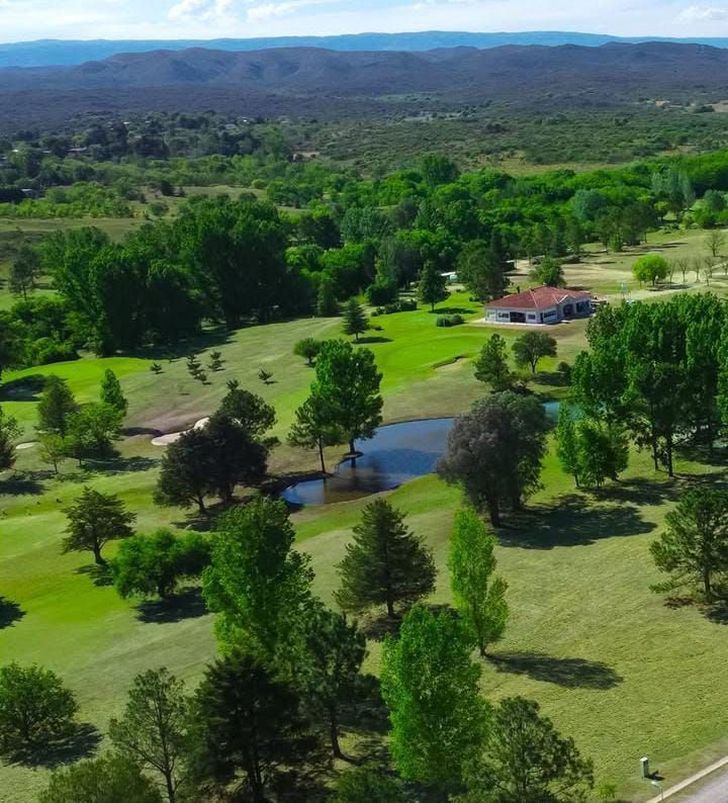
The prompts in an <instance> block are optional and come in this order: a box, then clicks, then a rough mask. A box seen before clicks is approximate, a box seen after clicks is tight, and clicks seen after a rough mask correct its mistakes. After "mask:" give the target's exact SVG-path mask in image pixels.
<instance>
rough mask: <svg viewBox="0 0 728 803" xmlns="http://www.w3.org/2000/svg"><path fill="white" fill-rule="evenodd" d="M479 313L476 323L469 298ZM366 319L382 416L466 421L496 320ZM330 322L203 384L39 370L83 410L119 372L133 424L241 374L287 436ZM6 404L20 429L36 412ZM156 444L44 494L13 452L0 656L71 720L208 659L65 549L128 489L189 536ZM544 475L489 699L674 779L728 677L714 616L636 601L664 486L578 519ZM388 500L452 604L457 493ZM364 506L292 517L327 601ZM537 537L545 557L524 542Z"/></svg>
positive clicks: (208, 400)
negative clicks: (448, 325) (83, 511)
mask: <svg viewBox="0 0 728 803" xmlns="http://www.w3.org/2000/svg"><path fill="white" fill-rule="evenodd" d="M605 270H608V268H605ZM614 278H615V277H614V276H611V277H609V278H607V277H606V276H605V277H604V281H605V282H606V281H610V282H612V283H613V282H614ZM463 305H467V301H466V300H465V299H464V298H463V297H462V296H460V297H456V298H453V299H451V301H449V302H447V304H446V305H443V306H463ZM471 309H472V310H473V313H474V314H475V315H477V314H478V309H477V307H471ZM376 323H377V324H378V325H381V326H382V331H380V332H376V333H373V335H375V336H376V337H379V338H388V339H389V340H388V342H379V343H373V344H371V346H372V348H373V349H374V350H375V353H376V354H377V359H378V361H379V364H380V366H381V368H382V370H383V372H384V375H385V379H384V391H385V396H386V405H385V417H386V419H387V420H395V419H403V418H411V417H413V416H416V417H420V416H425V415H440V414H445V413H452V412H458V411H460V410H463V409H465V408H466V407H467V406H468V405H469V404H470V402H471V401H472V400H473V399H474V398H476V397H477V396H478V395H480V394H482V388H479V387H478V385H477V383H476V382H475V381H474V380H473V379H472V369H471V366H470V361H469V359H467V358H469V357H472V356H473V355H474V354H475V353H477V351H478V350H479V348H480V346H481V345H482V342H483V339H484V337H485V335H486V333H487V332H488V329H486V328H484V327H481V326H464V327H459V328H455V329H437V328H435V326H434V316H432V315H431V314H430V313H429V312H427V311H425V310H422V311H419V312H417V313H405V314H401V315H397V316H391V317H388V318H380V319H377V320H376ZM338 326H339V324H338V322H337V321H320V320H309V321H297V322H292V323H284V324H274V325H272V326H270V327H260V328H254V329H248V330H243V331H240V332H238V333H236V334H234V335H233V336H232V337H231V338H230V340H229V341H228V342H225V343H223V344H222V345H218V346H217V347H219V348H220V350H221V351H222V352H223V355H224V357H225V359H226V360H227V366H226V370H225V371H224V372H223V373H221V374H219V375H213V376H212V378H211V385H209V386H205V387H203V386H201V385H199V384H198V383H196V382H193V381H192V380H191V379H190V378H189V377H188V376H187V373H186V369H185V367H184V360H183V359H182V358H181V357H178V358H176V359H174V360H173V361H172V362H167V361H166V360H164V361H162V364H163V367H164V372H163V374H162V375H161V376H159V377H155V376H154V375H153V374H151V373H150V372H149V371H148V365H149V363H150V360H148V359H141V358H139V359H131V358H124V359H118V358H117V359H115V360H96V359H86V360H82V361H80V362H76V363H71V364H66V365H57V366H49V367H46V368H44V369H43V373H50V372H55V373H59V374H60V375H64V376H66V377H67V378H68V380H69V384H70V385H71V387H72V388H73V389H74V392H76V393H77V395H78V397H79V398H80V399H81V400H86V399H89V398H92V397H93V395H94V393H95V388H96V387H97V383H98V380H99V378H100V376H101V374H102V372H103V370H104V368H106V367H107V366H111V367H113V368H114V370H116V371H117V372H118V374H119V375H120V377H121V381H122V384H123V386H124V388H125V391H126V392H127V394H128V396H129V398H130V402H131V404H130V414H129V419H128V422H127V423H128V425H129V426H130V427H143V428H148V429H157V430H163V431H169V430H172V429H175V428H177V427H179V426H182V425H185V424H187V423H190V422H192V421H194V420H196V419H197V418H199V417H201V416H202V415H205V414H207V413H209V412H210V411H211V410H212V409H214V406H215V404H216V403H217V401H218V400H219V398H220V397H221V395H222V394H223V393H224V391H225V387H224V384H225V380H226V379H227V378H230V377H233V376H235V377H237V378H239V379H240V380H241V381H242V383H243V385H244V386H247V387H250V388H252V389H254V390H256V391H257V392H260V393H262V394H263V395H264V396H266V398H268V399H269V400H270V401H272V402H274V403H275V405H276V407H277V409H278V412H279V419H280V422H279V426H278V428H277V431H278V434H283V433H284V432H285V429H286V428H287V426H288V424H289V423H290V420H291V416H292V412H293V409H294V408H295V405H296V404H297V403H298V402H299V401H300V400H301V399H302V398H303V397H304V395H305V392H306V388H307V385H308V382H309V381H310V378H311V371H310V369H308V368H306V367H305V365H304V364H303V361H301V360H299V359H297V358H293V357H292V355H291V348H292V345H293V343H294V342H295V341H296V340H297V339H298V338H300V337H302V336H304V335H308V334H312V335H315V336H319V337H322V336H330V335H332V334H334V333H335V332H336V331H337V329H338ZM501 331H502V333H503V334H504V335H505V336H506V337H507V338H508V339H512V338H513V337H515V336H516V335H517V334H518V330H517V329H503V330H501ZM554 331H556V332H557V334H558V337H559V340H560V351H561V353H560V355H559V359H560V358H562V357H566V358H567V359H570V358H572V357H573V356H574V354H575V353H576V351H577V350H578V349H579V348H580V347H581V345H582V342H583V324H572V325H569V326H564V327H561V328H560V329H559V330H554ZM194 345H195V348H198V347H199V346H203V345H204V346H206V347H208V348H209V347H211V345H212V344H210V343H205V344H194ZM457 357H460V359H459V360H455V358H457ZM261 365H265V366H266V368H268V370H271V371H272V372H273V375H274V379H275V380H276V382H275V384H272V385H269V386H263V385H262V384H261V383H260V381H259V380H258V379H257V372H258V370H259V368H260V366H261ZM438 365H439V366H441V367H436V366H438ZM545 367H549V366H548V365H546V366H545ZM38 372H39V369H35V370H31V371H29V372H25V373H26V374H28V373H29V374H34V373H38ZM20 376H21V374H18V375H16V376H15V377H12V376H9V377H7V378H8V379H13V378H20ZM3 406H4V407H7V409H8V411H9V412H11V413H12V414H14V415H17V416H18V417H19V418H20V419H21V420H22V422H23V423H24V424H25V425H26V427H27V429H28V432H29V433H30V429H31V426H32V423H33V420H34V415H35V414H34V403H33V401H32V400H27V401H19V400H15V401H12V402H9V403H7V404H4V405H3ZM149 438H150V434H149V433H148V432H147V433H142V434H136V435H133V436H130V437H128V438H127V439H125V440H124V442H123V443H122V444H121V451H122V453H123V456H124V457H125V458H126V463H121V464H120V466H119V468H118V470H117V471H116V473H111V472H105V473H92V474H84V475H80V474H77V473H75V472H74V469H73V467H72V466H71V465H68V466H66V471H67V472H68V473H67V475H66V476H64V478H63V481H56V480H46V479H42V482H41V484H40V486H36V485H35V484H34V481H36V480H38V479H39V478H38V477H37V476H35V475H34V474H33V473H32V472H34V471H37V470H38V469H39V468H41V467H40V466H39V464H38V463H37V460H38V457H37V454H36V451H35V450H34V449H31V450H29V451H27V452H22V453H21V454H20V458H19V461H18V469H19V470H20V471H21V472H26V473H25V475H24V476H21V477H20V478H19V479H20V480H25V481H26V484H25V485H24V486H23V485H21V484H20V482H19V483H17V484H16V485H15V486H14V490H16V491H23V493H19V494H16V495H6V496H4V497H0V511H1V512H0V516H1V517H2V518H0V522H1V525H0V533H1V534H0V576H2V578H3V586H2V589H0V593H2V594H3V595H5V596H6V597H7V598H8V599H10V600H13V601H15V602H17V603H18V604H20V606H21V607H22V609H23V611H24V616H23V618H22V619H20V620H19V621H17V622H16V623H15V624H14V625H13V626H11V627H7V628H5V629H3V630H0V656H2V660H9V659H17V660H20V661H21V662H30V661H34V660H35V661H40V662H42V663H44V664H46V665H48V666H50V667H52V668H54V669H56V670H58V671H60V672H62V673H63V675H64V677H65V678H66V680H67V682H68V683H69V685H71V686H72V687H73V688H74V689H75V690H76V691H77V693H78V695H79V699H80V701H81V704H82V716H83V718H84V719H87V720H89V721H92V722H94V723H95V724H97V725H98V726H99V727H100V728H102V729H103V728H104V726H105V724H106V722H107V720H108V717H109V716H110V715H112V714H113V713H114V711H116V710H117V709H118V707H119V705H120V704H121V703H122V701H123V697H124V691H125V687H126V685H127V684H128V682H129V680H130V679H131V677H133V675H134V674H135V673H136V672H138V671H139V670H141V669H142V668H143V667H146V666H154V665H159V664H166V665H168V666H170V667H171V668H173V669H174V670H175V671H176V672H178V673H179V674H181V675H182V676H185V677H188V678H194V677H196V676H197V675H198V674H199V672H200V670H201V668H202V666H203V664H204V662H205V660H207V659H208V658H209V657H210V655H211V654H212V651H213V649H214V643H213V639H212V635H211V622H210V618H209V617H200V618H188V619H185V620H183V621H181V622H178V623H156V622H141V621H139V619H138V614H137V612H136V611H135V610H134V605H133V604H132V603H128V602H124V601H121V600H119V599H118V598H117V596H116V595H115V592H114V591H113V590H112V589H110V588H98V587H95V586H94V585H93V583H92V582H91V580H90V579H89V577H88V576H87V575H85V574H84V573H82V572H80V573H79V570H80V569H82V567H83V566H84V565H85V564H86V563H87V560H86V558H85V556H83V555H70V556H69V555H67V556H62V555H60V551H59V543H60V539H61V536H62V530H63V527H64V517H63V515H62V513H61V510H62V508H63V507H64V506H65V505H66V504H67V502H68V501H69V500H70V499H72V498H73V497H75V496H76V495H77V493H78V491H79V489H80V487H81V486H82V484H83V483H87V484H90V485H92V486H94V487H96V488H99V489H103V490H107V491H113V492H114V493H119V494H121V495H122V497H123V498H124V499H125V501H126V502H127V504H128V505H129V507H130V508H131V509H132V510H134V511H135V512H136V513H137V514H138V516H139V522H138V523H139V528H140V529H143V530H148V529H150V528H152V527H155V526H159V525H161V524H177V525H179V526H182V525H184V523H185V517H184V515H183V514H182V513H181V512H180V511H175V510H171V511H170V510H161V509H159V508H155V507H154V506H153V504H152V502H151V494H152V489H153V486H154V481H155V476H156V461H157V460H158V458H159V454H160V453H159V451H158V450H155V449H154V448H153V447H151V446H150V445H149ZM145 461H146V462H145ZM313 462H315V461H314V459H313V457H307V456H305V455H301V454H300V453H294V452H292V451H291V450H289V449H287V448H285V447H283V448H282V449H281V450H280V452H279V453H278V454H277V456H276V466H277V467H278V468H279V469H280V468H306V467H307V466H309V465H311V464H312V463H313ZM686 468H688V467H686V466H681V469H683V470H684V469H686ZM691 470H692V467H691ZM634 471H635V473H639V474H644V473H645V472H648V471H649V466H648V464H647V463H646V461H644V460H643V459H640V461H639V463H638V464H636V466H635V469H634ZM545 479H546V490H545V491H544V492H543V493H542V494H541V495H540V497H539V498H538V499H537V500H536V501H537V502H538V503H540V504H543V505H545V506H546V508H545V509H544V511H543V512H542V513H541V514H540V515H538V516H528V517H526V518H524V519H523V520H522V521H521V522H518V523H517V526H516V527H514V528H513V529H512V530H508V531H505V532H504V538H503V546H502V547H501V549H500V550H499V559H500V565H501V571H502V572H503V574H504V575H505V576H506V577H507V578H508V580H509V582H510V585H511V591H510V602H511V606H512V611H513V618H512V622H511V625H510V627H509V631H508V635H507V638H506V640H505V641H504V642H503V643H502V644H501V645H499V647H498V648H497V650H496V651H495V652H496V655H497V656H500V661H499V662H497V663H493V664H489V665H488V666H487V667H486V671H485V674H484V690H485V692H486V693H487V694H488V695H489V696H500V695H504V694H512V693H525V694H529V695H533V696H535V697H537V698H538V699H539V700H540V701H541V702H542V703H543V705H544V707H545V709H546V711H547V712H548V713H549V714H551V715H553V716H554V718H555V719H556V721H557V723H558V724H559V726H561V727H563V728H564V730H567V731H569V732H572V733H573V734H574V736H575V737H577V738H578V741H579V743H580V744H581V745H582V746H583V747H584V749H585V751H586V752H588V753H590V754H592V755H593V756H594V757H595V759H596V760H597V765H598V768H599V772H600V775H601V776H602V777H607V778H610V779H614V780H616V781H618V782H619V783H620V784H622V785H623V786H624V788H625V791H626V792H630V793H631V792H632V791H633V786H632V784H631V782H630V778H632V777H633V776H634V768H635V761H636V758H638V757H639V755H642V754H643V753H644V752H650V753H651V754H652V755H653V756H654V758H655V760H657V761H658V762H659V763H660V766H661V767H663V768H667V769H672V770H673V771H677V770H682V769H686V768H688V767H689V766H691V761H698V758H697V757H696V756H693V755H691V754H692V753H693V752H694V751H698V750H701V749H708V750H710V749H718V748H716V747H715V745H716V742H717V740H718V739H719V738H720V736H721V733H720V725H721V723H720V721H719V719H720V718H719V717H715V716H714V714H713V712H714V711H716V710H718V711H719V710H721V709H722V708H723V707H724V706H725V704H726V702H728V700H727V699H726V697H727V696H728V693H727V691H726V689H725V684H724V683H722V682H721V679H722V666H724V664H725V661H726V659H727V658H728V645H724V644H723V643H722V642H721V641H720V640H719V638H718V635H719V630H720V626H719V625H716V624H712V623H710V622H708V621H706V620H705V619H703V618H702V617H701V616H700V615H699V613H697V612H696V611H694V610H691V609H684V610H678V611H672V610H668V609H666V608H665V607H664V606H663V605H662V602H661V600H660V599H659V597H657V596H656V595H653V594H651V593H650V592H649V590H648V585H649V583H650V582H651V581H652V580H653V579H654V575H653V570H652V568H651V563H650V560H649V557H648V555H647V544H648V543H649V541H650V539H651V538H652V537H653V536H652V534H651V533H653V532H654V531H655V529H656V528H657V527H658V526H659V524H660V522H661V521H662V518H663V517H664V513H665V510H666V506H667V504H669V503H670V502H671V500H672V499H673V498H674V496H675V494H676V493H677V489H676V488H666V489H665V488H662V486H660V485H659V484H658V483H649V484H648V485H647V486H646V487H644V488H641V487H639V486H635V487H633V488H630V487H626V488H624V489H621V490H620V491H619V493H612V494H611V496H610V497H609V498H608V499H607V500H606V501H604V502H603V503H601V504H600V505H598V506H597V507H595V508H594V509H590V510H588V511H585V509H584V508H588V507H590V503H589V501H580V502H578V503H577V504H576V506H575V507H574V506H566V505H565V504H564V500H563V499H562V496H563V495H564V494H568V495H569V496H571V495H572V491H571V488H570V487H569V485H570V484H569V482H568V480H567V478H565V477H564V476H563V475H562V474H561V473H560V472H559V471H558V469H557V468H556V467H555V465H554V462H553V458H551V459H550V462H549V466H548V470H547V473H546V476H545ZM392 496H393V500H394V501H395V502H396V503H397V504H400V505H402V506H403V507H404V508H405V509H407V510H409V511H411V513H412V524H413V526H414V527H415V528H416V529H417V530H418V531H420V532H422V533H423V534H424V535H425V536H426V537H427V539H428V540H429V541H430V542H431V543H432V544H433V547H434V548H435V552H436V556H437V560H438V565H439V566H440V568H441V575H440V584H439V588H438V593H437V598H438V599H440V600H444V599H446V598H447V579H446V576H445V569H444V566H445V554H446V543H447V538H448V534H449V528H450V523H451V519H452V515H453V511H454V509H455V507H456V506H457V503H458V499H457V494H456V492H455V491H453V490H452V489H448V488H446V487H444V486H442V485H441V484H440V483H439V482H438V481H437V480H435V479H434V478H425V479H422V480H419V481H417V482H414V483H411V484H409V485H407V486H405V487H403V488H401V489H399V490H398V491H395V492H394V493H393V495H392ZM362 504H363V502H361V501H357V502H351V503H346V504H342V505H338V506H335V507H332V508H330V509H326V510H323V511H320V510H318V511H317V510H315V509H309V510H304V511H302V512H301V513H299V514H296V516H295V521H296V525H297V527H298V532H299V537H300V539H301V541H302V546H303V548H304V549H306V550H307V551H309V552H310V553H311V555H312V556H313V559H314V566H315V568H316V571H317V587H318V589H319V590H320V592H321V593H322V595H324V596H328V595H329V594H330V592H331V590H332V588H333V587H334V585H335V572H334V566H335V564H336V562H337V561H338V559H339V557H340V555H341V553H342V550H343V546H344V543H345V539H346V537H347V536H348V534H349V531H350V527H351V525H352V524H353V522H354V521H355V520H356V517H357V515H358V512H359V510H360V509H361V506H362ZM535 537H537V539H536V540H537V541H538V546H534V545H533V543H532V541H533V540H534V538H535ZM109 554H110V555H111V554H113V547H112V548H110V549H109ZM707 655H709V656H710V659H711V660H706V656H707ZM378 658H379V648H378V645H377V644H373V645H372V649H371V657H370V659H369V660H370V665H371V666H372V667H373V668H376V666H377V662H378ZM573 659H579V660H581V661H586V662H587V663H586V664H579V663H578V662H577V663H575V662H574V660H573ZM602 664H603V665H602ZM497 667H500V668H501V670H502V671H498V670H497ZM618 678H619V679H618ZM603 686H606V687H607V688H601V687H603ZM665 762H668V763H667V764H666V763H665ZM43 772H44V771H38V772H36V771H33V770H28V769H23V768H17V767H13V768H0V800H4V799H5V798H4V797H3V795H4V794H6V795H8V797H7V799H8V800H14V801H21V802H22V801H24V800H30V799H32V795H33V791H34V790H36V789H37V788H38V787H39V786H40V785H42V783H43V782H44V780H43ZM2 790H7V792H4V791H2Z"/></svg>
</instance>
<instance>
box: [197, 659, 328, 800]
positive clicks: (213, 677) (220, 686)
mask: <svg viewBox="0 0 728 803" xmlns="http://www.w3.org/2000/svg"><path fill="white" fill-rule="evenodd" d="M193 721H194V723H195V733H194V737H195V741H194V742H193V744H194V748H193V750H194V754H193V756H192V774H193V777H194V778H196V779H198V781H199V782H202V783H203V784H204V783H208V784H212V785H213V788H214V789H216V790H221V791H222V790H226V789H229V788H231V787H232V788H233V789H234V790H236V793H237V794H238V795H239V794H240V792H241V791H243V792H244V793H245V794H246V799H249V800H251V801H252V802H253V803H265V801H266V800H269V799H270V798H269V797H268V794H267V790H268V789H269V788H270V785H271V784H272V782H273V781H274V779H275V775H276V772H277V770H278V768H279V767H281V766H288V767H291V766H296V764H298V763H299V762H301V761H305V760H306V759H307V758H308V757H309V756H310V753H311V751H312V749H313V748H314V747H315V741H314V740H313V739H312V738H311V735H310V731H309V726H308V723H307V721H306V720H305V719H304V718H303V717H302V715H301V701H300V699H299V697H298V695H297V693H296V692H295V691H294V690H293V689H292V688H291V687H289V686H287V685H285V684H283V683H281V682H280V681H278V680H276V679H275V677H274V675H273V674H272V673H271V672H270V671H269V670H268V669H266V668H264V666H263V665H262V664H261V663H259V662H258V660H257V659H256V658H254V657H253V656H251V655H248V654H246V653H244V652H241V651H240V650H237V649H235V650H233V651H232V652H231V653H230V654H228V655H225V656H224V657H222V658H220V659H218V660H217V661H215V663H213V664H211V665H210V666H208V668H207V671H206V672H205V677H204V679H203V681H202V683H201V684H200V687H199V689H198V690H197V694H196V696H195V701H194V704H193Z"/></svg>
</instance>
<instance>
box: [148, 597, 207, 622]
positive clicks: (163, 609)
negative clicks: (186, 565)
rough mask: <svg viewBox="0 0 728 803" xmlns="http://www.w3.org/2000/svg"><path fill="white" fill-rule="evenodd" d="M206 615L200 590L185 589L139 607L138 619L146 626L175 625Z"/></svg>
mask: <svg viewBox="0 0 728 803" xmlns="http://www.w3.org/2000/svg"><path fill="white" fill-rule="evenodd" d="M206 613H207V608H206V607H205V600H204V599H203V598H202V590H201V589H200V588H184V589H182V590H181V591H180V592H179V593H177V594H173V595H172V596H171V597H168V598H167V599H156V600H146V601H144V602H141V603H139V605H137V619H139V621H140V622H144V623H145V624H157V625H164V624H174V623H176V622H181V621H182V620H183V619H197V618H198V617H200V616H204V615H205V614H206Z"/></svg>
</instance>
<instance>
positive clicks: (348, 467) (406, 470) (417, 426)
mask: <svg viewBox="0 0 728 803" xmlns="http://www.w3.org/2000/svg"><path fill="white" fill-rule="evenodd" d="M544 407H545V409H546V415H547V416H548V418H549V420H551V421H554V422H555V421H556V419H557V418H558V414H559V402H555V401H552V402H546V403H545V404H544ZM454 420H455V419H454V418H430V419H423V420H419V421H405V422H403V423H401V424H389V425H388V426H385V427H380V428H379V429H378V430H377V432H376V434H375V435H374V437H373V438H371V440H368V441H357V442H356V447H357V449H358V450H360V451H362V452H363V453H364V454H363V455H362V456H361V457H360V458H358V459H357V460H356V461H354V462H353V463H352V462H351V461H350V460H345V461H343V462H341V463H339V465H338V466H337V467H336V470H335V472H334V474H333V475H332V476H331V477H328V478H327V479H325V480H324V479H316V480H307V481H305V482H299V483H297V484H296V485H291V486H290V487H288V488H286V489H285V490H284V491H283V492H282V493H281V497H282V498H283V499H285V500H286V501H287V502H288V503H289V504H292V505H296V506H301V505H328V504H331V503H332V502H345V501H348V500H351V499H358V498H359V497H362V496H368V495H369V494H375V493H379V492H380V491H391V490H392V489H394V488H398V487H399V486H400V485H402V483H404V482H407V481H408V480H412V479H415V478H416V477H423V476H425V475H426V474H431V473H432V472H433V471H434V470H435V467H436V466H437V461H438V460H439V459H440V457H442V455H443V454H444V453H445V450H446V449H447V436H448V434H449V433H450V430H451V429H452V425H453V422H454Z"/></svg>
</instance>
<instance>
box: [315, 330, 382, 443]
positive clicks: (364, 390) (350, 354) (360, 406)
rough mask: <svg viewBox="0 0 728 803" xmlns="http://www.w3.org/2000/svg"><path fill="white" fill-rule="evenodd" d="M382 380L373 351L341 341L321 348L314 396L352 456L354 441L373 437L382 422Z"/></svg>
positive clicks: (330, 342) (333, 341) (329, 341)
mask: <svg viewBox="0 0 728 803" xmlns="http://www.w3.org/2000/svg"><path fill="white" fill-rule="evenodd" d="M381 381H382V375H381V374H380V373H379V372H378V371H377V367H376V363H375V361H374V353H373V352H372V351H371V350H370V349H366V348H362V349H356V350H355V349H354V348H353V347H352V345H351V344H350V343H345V342H344V341H342V340H328V341H326V342H325V343H324V344H323V345H322V347H321V352H320V353H319V356H318V359H317V360H316V379H315V380H314V382H313V384H312V386H311V396H312V397H313V398H314V399H315V400H316V404H317V405H320V408H319V409H320V410H321V415H322V416H323V417H324V418H325V419H326V420H327V421H328V422H329V423H330V424H331V425H333V426H336V427H340V428H341V429H342V430H343V431H344V432H345V433H346V437H347V438H348V440H349V451H350V453H351V454H355V452H356V447H355V444H354V442H355V440H356V439H357V438H371V437H372V436H373V435H374V432H375V431H376V429H377V427H378V426H379V424H380V423H381V421H382V406H383V401H382V397H381V394H380V392H379V386H380V383H381Z"/></svg>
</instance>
